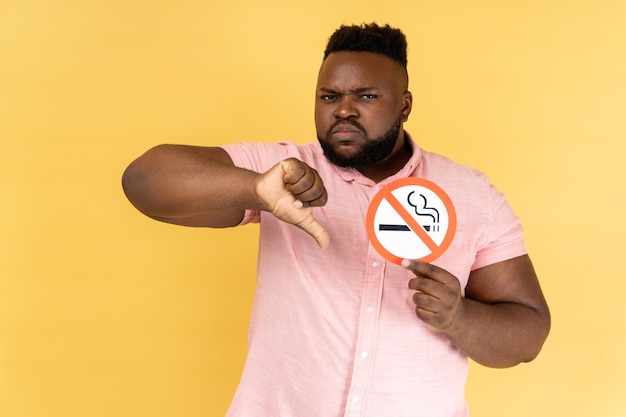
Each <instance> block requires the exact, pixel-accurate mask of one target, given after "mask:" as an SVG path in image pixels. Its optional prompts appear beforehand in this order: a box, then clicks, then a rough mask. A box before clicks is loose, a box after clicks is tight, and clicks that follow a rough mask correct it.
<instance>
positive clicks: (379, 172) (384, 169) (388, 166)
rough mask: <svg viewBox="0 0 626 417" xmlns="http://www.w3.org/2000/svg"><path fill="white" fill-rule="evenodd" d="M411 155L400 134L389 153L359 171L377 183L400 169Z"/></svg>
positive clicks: (409, 147) (407, 144)
mask: <svg viewBox="0 0 626 417" xmlns="http://www.w3.org/2000/svg"><path fill="white" fill-rule="evenodd" d="M411 155H413V151H412V149H411V146H410V145H409V143H408V141H406V140H405V138H404V135H403V134H401V135H400V136H399V137H398V141H397V143H396V147H395V148H394V150H393V152H391V155H389V156H388V157H387V158H385V159H383V160H382V161H380V162H379V163H377V164H375V165H371V166H368V167H363V168H360V169H359V172H360V173H361V174H363V175H365V176H366V177H367V178H369V179H371V180H372V181H374V182H376V183H378V182H381V181H382V180H384V179H385V178H388V177H390V176H392V175H394V174H396V173H397V172H398V171H400V170H401V169H402V168H403V167H404V166H405V165H406V163H407V162H408V161H409V159H411Z"/></svg>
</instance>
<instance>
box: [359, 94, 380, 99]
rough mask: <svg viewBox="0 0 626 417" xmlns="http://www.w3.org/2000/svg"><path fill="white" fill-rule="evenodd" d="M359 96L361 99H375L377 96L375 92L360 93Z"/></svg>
mask: <svg viewBox="0 0 626 417" xmlns="http://www.w3.org/2000/svg"><path fill="white" fill-rule="evenodd" d="M359 98H361V99H363V100H374V99H377V98H378V96H377V95H376V94H361V95H360V96H359Z"/></svg>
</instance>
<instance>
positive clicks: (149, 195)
mask: <svg viewBox="0 0 626 417" xmlns="http://www.w3.org/2000/svg"><path fill="white" fill-rule="evenodd" d="M163 146H164V145H159V146H156V147H155V148H152V149H150V150H149V151H148V152H146V153H145V154H144V155H142V156H140V157H139V158H137V159H135V160H134V161H133V162H131V163H130V164H129V165H128V167H126V169H125V170H124V172H123V173H122V190H123V191H124V194H125V195H126V198H128V200H129V201H130V202H131V203H132V204H133V206H135V208H137V209H138V210H139V211H141V212H143V213H144V214H146V213H147V212H150V208H151V207H152V206H154V203H155V201H154V200H155V198H154V195H155V193H156V190H157V189H158V188H159V187H157V186H156V182H158V180H157V179H156V175H155V174H156V173H157V171H158V168H157V169H155V167H158V164H159V161H158V159H159V153H160V151H161V148H162V147H163Z"/></svg>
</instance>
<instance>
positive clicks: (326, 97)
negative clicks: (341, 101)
mask: <svg viewBox="0 0 626 417" xmlns="http://www.w3.org/2000/svg"><path fill="white" fill-rule="evenodd" d="M320 98H321V99H322V100H323V101H333V100H337V96H336V95H334V94H324V95H322V96H320Z"/></svg>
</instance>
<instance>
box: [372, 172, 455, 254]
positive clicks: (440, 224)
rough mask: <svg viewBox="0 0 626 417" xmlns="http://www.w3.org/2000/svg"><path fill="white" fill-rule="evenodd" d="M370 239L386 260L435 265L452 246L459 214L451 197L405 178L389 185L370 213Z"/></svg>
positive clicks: (420, 180)
mask: <svg viewBox="0 0 626 417" xmlns="http://www.w3.org/2000/svg"><path fill="white" fill-rule="evenodd" d="M366 227H367V235H368V236H369V239H370V242H371V243H372V245H373V246H374V248H376V250H377V251H378V253H380V254H381V255H382V256H383V257H385V259H387V260H388V261H390V262H393V263H396V264H398V265H400V263H401V262H402V259H415V260H420V261H423V262H432V261H433V260H435V259H437V258H438V257H439V256H441V254H443V253H444V252H445V251H446V249H448V247H449V246H450V243H452V239H453V238H454V233H455V231H456V212H455V210H454V206H453V205H452V200H450V197H448V195H447V194H446V193H445V192H444V191H443V190H442V189H441V188H440V187H439V186H438V185H436V184H435V183H433V182H431V181H428V180H425V179H423V178H402V179H399V180H396V181H394V182H391V183H389V184H387V185H386V186H385V187H383V188H382V189H381V190H380V191H379V192H378V194H376V195H375V196H374V198H373V199H372V202H371V203H370V206H369V208H368V210H367V218H366Z"/></svg>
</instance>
